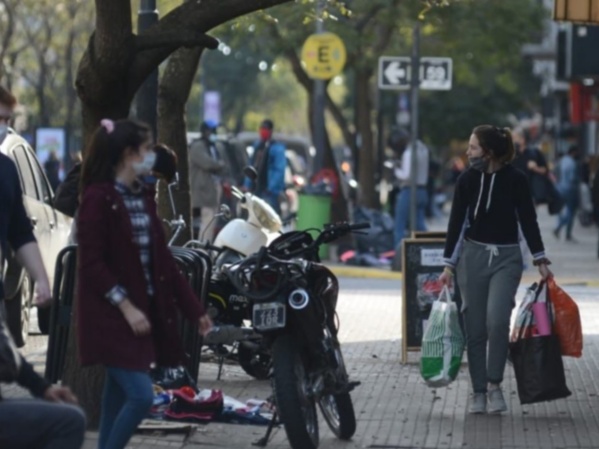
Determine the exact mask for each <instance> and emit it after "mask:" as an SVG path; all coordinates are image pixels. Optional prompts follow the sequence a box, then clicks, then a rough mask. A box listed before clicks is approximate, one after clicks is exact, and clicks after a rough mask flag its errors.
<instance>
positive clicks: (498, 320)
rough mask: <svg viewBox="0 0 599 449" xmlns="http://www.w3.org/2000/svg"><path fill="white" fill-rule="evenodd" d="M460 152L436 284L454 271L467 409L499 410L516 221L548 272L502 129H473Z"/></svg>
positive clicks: (516, 276) (516, 264)
mask: <svg viewBox="0 0 599 449" xmlns="http://www.w3.org/2000/svg"><path fill="white" fill-rule="evenodd" d="M466 154H467V156H468V159H469V162H470V168H469V169H468V170H466V171H465V172H464V173H463V174H462V175H461V176H460V177H459V179H458V182H457V185H456V188H455V193H454V198H453V206H452V209H451V216H450V220H449V227H448V231H447V241H446V244H445V253H444V257H445V269H444V271H443V274H442V275H441V281H442V282H443V283H444V284H445V285H449V284H451V282H452V279H453V277H454V271H455V272H456V274H457V282H458V285H459V287H460V291H461V294H462V299H463V306H462V312H463V314H464V323H465V327H466V337H467V351H468V368H469V371H470V379H471V382H472V388H473V390H474V394H473V396H472V403H471V405H470V413H486V412H487V411H488V412H489V413H501V412H504V411H506V410H507V405H506V402H505V399H504V397H503V392H502V391H501V382H502V381H503V372H504V369H505V364H506V360H507V355H508V344H509V327H510V316H511V313H512V309H513V307H514V304H515V295H516V291H517V289H518V285H519V284H520V280H521V278H522V271H523V261H522V254H521V251H520V246H519V244H518V240H519V237H518V235H519V234H518V225H520V226H521V228H522V232H523V234H524V237H525V239H526V242H527V244H528V247H529V249H530V251H531V254H532V255H533V265H535V266H537V267H538V268H539V272H540V274H541V276H542V277H543V279H547V278H549V277H551V276H553V275H552V273H551V271H550V270H549V268H548V267H547V266H548V265H549V264H550V263H551V262H549V260H548V259H547V258H546V257H545V249H544V246H543V241H542V239H541V233H540V231H539V225H538V223H537V215H536V211H535V208H534V204H533V201H532V197H531V194H530V188H529V185H528V181H527V179H526V176H525V175H524V174H523V173H522V172H521V171H519V170H517V169H516V168H514V167H513V166H512V165H511V164H510V161H511V160H512V159H513V157H514V145H513V143H512V137H511V134H510V131H509V129H507V128H503V129H500V128H497V127H494V126H490V125H481V126H477V127H476V128H474V130H473V131H472V135H471V136H470V141H469V144H468V151H467V152H466ZM487 346H488V349H487ZM487 402H488V408H487Z"/></svg>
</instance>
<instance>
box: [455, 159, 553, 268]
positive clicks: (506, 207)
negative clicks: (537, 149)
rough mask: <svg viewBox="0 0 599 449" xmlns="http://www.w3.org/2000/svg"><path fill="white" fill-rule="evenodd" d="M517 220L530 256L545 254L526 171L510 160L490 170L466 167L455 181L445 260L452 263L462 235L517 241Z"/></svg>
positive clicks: (482, 240) (499, 241) (492, 242)
mask: <svg viewBox="0 0 599 449" xmlns="http://www.w3.org/2000/svg"><path fill="white" fill-rule="evenodd" d="M518 223H520V226H521V227H522V233H523V234H524V238H525V239H526V242H527V243H528V247H529V248H530V252H531V253H532V255H533V258H534V259H540V258H543V257H545V248H544V247H543V240H542V239H541V232H540V230H539V225H538V223H537V213H536V211H535V207H534V204H533V201H532V197H531V193H530V187H529V185H528V180H527V179H526V175H525V174H524V173H522V172H521V171H520V170H518V169H516V168H514V167H513V166H512V165H511V164H506V165H504V166H503V167H502V168H501V169H499V170H498V171H496V172H494V173H486V172H482V171H479V170H476V169H474V168H472V167H471V168H469V169H468V170H466V171H465V172H464V173H462V174H461V175H460V177H459V178H458V181H457V184H456V188H455V193H454V197H453V206H452V208H451V217H450V219H449V228H448V231H447V240H446V242H445V252H444V255H443V256H444V259H445V264H446V265H447V266H450V267H455V265H456V264H457V260H458V257H459V253H460V249H461V243H462V240H463V239H464V238H466V239H467V240H471V241H474V242H478V243H483V244H488V245H499V246H501V245H517V244H518V243H519V232H518Z"/></svg>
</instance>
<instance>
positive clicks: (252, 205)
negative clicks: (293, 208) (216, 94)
mask: <svg viewBox="0 0 599 449" xmlns="http://www.w3.org/2000/svg"><path fill="white" fill-rule="evenodd" d="M244 172H245V173H246V176H248V177H249V178H250V179H255V178H256V176H257V173H256V171H255V169H254V168H252V167H246V169H245V170H244ZM232 192H233V195H235V197H237V198H238V199H239V206H240V207H241V209H242V210H246V211H247V218H245V219H242V218H235V219H232V220H229V221H228V222H227V224H226V225H225V226H224V227H223V228H222V229H221V230H220V232H219V233H218V234H217V236H216V238H215V240H214V243H210V242H207V241H205V240H204V239H203V236H200V238H201V239H200V240H191V241H189V242H187V243H186V244H185V245H184V246H186V247H191V248H198V249H203V250H208V251H212V253H213V261H214V262H213V270H212V275H211V279H210V285H209V288H208V297H207V298H205V301H206V307H207V310H208V314H209V315H210V317H211V318H212V320H213V321H214V323H215V329H214V331H213V332H211V333H210V334H208V335H207V336H206V337H205V338H204V344H206V345H208V346H209V347H212V348H213V350H214V352H215V354H217V355H218V356H219V374H218V378H220V373H221V369H222V364H223V362H224V359H225V358H226V357H228V356H229V355H231V354H234V353H235V352H236V357H237V360H238V362H239V364H240V366H241V367H242V368H243V370H244V371H245V372H246V373H248V374H249V375H251V376H252V377H255V378H257V379H266V378H267V377H268V373H269V369H270V364H271V355H270V351H265V350H264V348H263V347H262V343H261V340H262V337H261V336H260V335H259V334H257V333H256V332H255V331H254V330H253V328H252V327H251V326H250V327H248V326H246V324H245V323H246V322H247V321H248V320H250V321H251V307H250V302H249V301H248V299H247V298H246V297H245V296H244V295H243V294H240V293H239V292H238V291H237V289H236V288H235V287H234V286H233V285H232V284H231V282H230V280H229V279H228V278H227V277H226V276H225V275H224V274H223V272H222V268H223V266H225V265H229V264H232V263H236V262H239V261H241V260H242V259H244V258H246V257H248V256H250V255H252V254H254V253H256V252H258V251H259V250H260V249H261V248H262V247H264V246H268V245H269V244H270V243H271V242H272V241H273V240H274V239H275V238H277V237H279V236H280V235H281V231H282V228H283V222H282V220H281V218H280V217H279V215H278V214H277V213H276V212H275V210H274V209H273V208H272V207H271V206H270V205H269V204H268V203H267V202H266V201H264V200H263V199H261V198H258V197H257V196H255V195H253V194H252V193H250V192H242V191H241V190H239V189H238V188H236V187H233V189H232ZM230 216H231V211H230V210H229V208H228V206H226V205H222V206H221V208H220V213H219V214H217V215H216V217H215V218H214V219H218V218H220V217H224V218H225V219H229V218H230Z"/></svg>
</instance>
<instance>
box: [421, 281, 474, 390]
mask: <svg viewBox="0 0 599 449" xmlns="http://www.w3.org/2000/svg"><path fill="white" fill-rule="evenodd" d="M464 346H465V340H464V335H463V334H462V330H461V329H460V323H459V318H458V308H457V306H456V304H455V302H453V300H452V299H451V293H450V292H449V289H448V288H447V287H444V288H443V290H442V292H441V295H440V296H439V299H437V301H435V302H434V303H433V307H432V310H431V313H430V316H429V319H428V323H427V325H426V329H425V330H424V335H423V337H422V355H421V358H420V373H421V375H422V377H423V378H424V380H425V381H426V383H427V385H428V386H430V387H444V386H447V385H449V384H450V383H451V382H452V381H453V380H455V378H456V377H457V375H458V371H459V370H460V365H461V363H462V356H463V354H464Z"/></svg>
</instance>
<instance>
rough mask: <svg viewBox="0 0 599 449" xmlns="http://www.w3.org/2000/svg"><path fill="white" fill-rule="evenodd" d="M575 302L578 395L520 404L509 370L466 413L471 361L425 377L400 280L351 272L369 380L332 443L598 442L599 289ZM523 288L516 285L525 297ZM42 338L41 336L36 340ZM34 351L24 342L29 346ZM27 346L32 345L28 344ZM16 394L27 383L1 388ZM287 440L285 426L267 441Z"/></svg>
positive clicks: (240, 390)
mask: <svg viewBox="0 0 599 449" xmlns="http://www.w3.org/2000/svg"><path fill="white" fill-rule="evenodd" d="M567 291H568V292H570V294H571V295H572V296H573V297H574V298H575V299H576V300H577V302H578V304H579V307H580V311H581V315H582V320H583V329H584V332H585V347H584V356H583V357H582V358H581V359H573V358H565V359H564V361H565V367H566V377H567V381H568V386H569V387H570V389H571V390H572V396H571V397H569V398H567V399H564V400H558V401H554V402H549V403H542V404H537V405H530V406H521V405H520V404H519V400H518V397H517V393H516V385H515V381H514V377H513V370H512V367H511V366H510V365H508V366H507V368H506V379H505V383H504V392H505V395H506V400H507V402H508V406H509V412H507V413H505V414H503V415H502V416H490V415H482V416H473V415H468V414H467V413H466V411H467V406H468V400H469V394H470V387H469V381H468V372H467V365H466V364H464V365H463V367H462V369H461V371H460V374H459V376H458V379H457V380H456V381H455V382H454V383H452V384H451V385H450V386H449V387H447V388H440V389H431V388H428V387H427V386H426V385H425V384H424V382H423V381H422V379H421V378H420V373H419V367H418V364H417V363H414V362H417V360H418V354H417V353H411V354H410V360H411V362H412V363H409V364H407V365H401V364H400V349H401V345H400V335H401V315H400V310H401V297H400V292H401V290H400V285H399V283H397V282H391V281H376V282H375V283H372V282H371V281H364V280H357V279H344V280H342V293H341V296H340V300H339V315H340V319H341V330H340V336H341V340H342V343H343V350H344V355H345V358H346V364H347V366H348V369H349V371H350V374H351V377H352V378H353V379H356V380H360V381H361V382H362V384H361V385H360V386H358V387H357V388H356V389H355V390H354V392H353V393H352V398H353V401H354V406H355V411H356V416H357V419H358V428H357V431H356V434H355V436H354V438H353V439H352V440H351V441H349V442H342V441H338V440H337V439H336V438H335V437H334V436H333V434H332V433H331V432H330V431H329V429H328V428H327V426H326V424H325V423H324V422H323V421H322V420H321V422H320V430H321V445H320V447H321V448H325V449H329V448H331V449H338V448H339V449H340V448H344V449H354V448H370V449H377V448H378V449H398V448H401V449H409V448H425V449H432V448H443V449H464V448H472V449H483V448H490V449H500V448H501V449H524V448H543V449H558V448H559V449H590V448H597V447H599V443H597V442H599V403H598V401H597V394H598V389H597V387H598V385H599V380H597V373H598V372H599V304H598V299H599V289H596V288H589V287H568V288H567ZM522 294H523V291H522V290H521V291H520V292H519V295H518V298H521V297H522ZM40 338H41V337H34V338H33V340H34V341H37V339H40ZM26 349H27V348H26ZM40 351H41V350H40V348H39V347H35V348H34V349H33V354H32V358H33V359H34V360H35V361H36V369H38V370H40V371H41V370H43V351H41V352H40ZM26 352H27V351H26ZM200 371H201V376H200V386H201V387H202V388H218V389H222V390H223V392H224V393H225V394H227V395H229V396H232V397H235V398H238V399H240V400H245V399H250V398H262V399H263V398H266V397H268V396H269V395H270V394H271V387H270V383H269V382H268V381H255V380H252V379H250V378H249V377H248V376H247V375H246V374H245V373H244V372H243V371H242V370H241V368H239V367H238V366H235V365H226V366H225V369H224V373H223V377H222V380H220V381H216V375H217V367H216V365H214V364H211V363H203V364H202V366H201V370H200ZM3 391H6V392H8V393H9V395H10V396H20V395H22V394H23V392H22V390H19V389H15V388H9V389H3ZM265 430H266V428H265V427H264V426H243V425H228V424H220V423H211V424H207V425H201V426H198V427H197V429H196V431H195V433H194V434H192V435H191V436H190V438H189V439H187V441H185V442H181V441H172V440H169V439H168V438H165V437H163V436H159V435H143V436H136V437H135V439H134V440H133V441H132V442H131V444H130V445H129V446H128V447H129V448H135V449H137V448H149V449H155V448H165V447H168V448H170V447H173V448H185V449H216V448H221V449H222V448H230V449H242V448H244V449H245V448H248V449H249V448H250V447H252V446H251V443H252V442H254V441H256V440H258V439H259V438H260V437H262V436H263V435H264V432H265ZM96 439H97V436H96V435H95V434H94V433H90V434H89V435H88V439H87V441H86V444H85V446H84V448H85V449H95V447H96V441H95V440H96ZM269 447H270V448H273V449H282V448H289V444H288V442H287V439H286V435H285V432H284V431H283V429H276V430H275V432H274V433H273V437H272V441H271V443H270V445H269Z"/></svg>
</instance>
